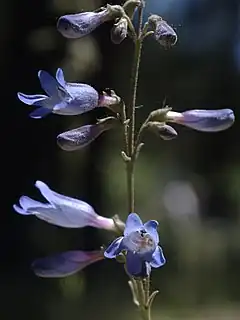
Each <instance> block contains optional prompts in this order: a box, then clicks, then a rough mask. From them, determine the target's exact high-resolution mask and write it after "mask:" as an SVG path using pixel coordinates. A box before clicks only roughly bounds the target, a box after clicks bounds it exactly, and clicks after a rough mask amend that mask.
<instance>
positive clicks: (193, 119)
mask: <svg viewBox="0 0 240 320" xmlns="http://www.w3.org/2000/svg"><path fill="white" fill-rule="evenodd" d="M166 120H167V121H170V122H175V123H178V124H181V125H184V126H186V127H189V128H192V129H195V130H198V131H206V132H218V131H222V130H226V129H228V128H229V127H231V126H232V124H233V123H234V121H235V116H234V113H233V111H232V110H231V109H219V110H201V109H196V110H188V111H184V112H181V113H178V112H172V111H169V112H168V113H167V115H166Z"/></svg>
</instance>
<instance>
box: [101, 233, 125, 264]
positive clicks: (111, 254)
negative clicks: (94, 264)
mask: <svg viewBox="0 0 240 320" xmlns="http://www.w3.org/2000/svg"><path fill="white" fill-rule="evenodd" d="M122 240H123V237H119V238H117V239H115V240H114V241H113V242H112V243H111V244H110V245H109V246H108V248H107V249H106V250H105V252H104V257H105V258H108V259H113V258H116V256H117V255H118V254H119V253H120V252H121V251H122V250H124V246H123V245H122Z"/></svg>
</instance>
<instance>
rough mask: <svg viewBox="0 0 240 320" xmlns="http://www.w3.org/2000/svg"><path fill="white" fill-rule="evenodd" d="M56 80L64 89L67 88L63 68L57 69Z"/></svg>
mask: <svg viewBox="0 0 240 320" xmlns="http://www.w3.org/2000/svg"><path fill="white" fill-rule="evenodd" d="M56 79H57V81H58V82H59V83H60V85H61V86H62V87H65V84H66V82H65V79H64V74H63V70H62V69H61V68H58V69H57V72H56Z"/></svg>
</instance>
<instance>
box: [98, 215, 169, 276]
mask: <svg viewBox="0 0 240 320" xmlns="http://www.w3.org/2000/svg"><path fill="white" fill-rule="evenodd" d="M157 227H158V222H157V221H155V220H150V221H148V222H146V223H144V224H143V223H142V221H141V219H140V218H139V216H138V215H137V214H136V213H131V214H130V215H129V216H128V218H127V221H126V226H125V230H124V236H123V237H119V238H117V239H116V240H114V241H113V242H112V243H111V244H110V246H109V247H108V248H107V249H106V250H105V252H104V255H105V257H106V258H109V259H113V258H116V256H118V255H119V254H120V253H121V252H122V251H123V250H124V251H126V252H127V254H126V267H127V271H128V273H129V274H130V275H131V276H133V277H142V278H145V277H147V276H149V274H150V272H151V267H153V268H159V267H161V266H163V265H164V264H165V262H166V260H165V257H164V255H163V252H162V248H161V247H160V246H159V245H158V243H159V236H158V232H157Z"/></svg>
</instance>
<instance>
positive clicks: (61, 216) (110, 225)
mask: <svg viewBox="0 0 240 320" xmlns="http://www.w3.org/2000/svg"><path fill="white" fill-rule="evenodd" d="M35 186H36V187H37V188H38V189H39V190H40V192H41V194H42V195H43V197H44V198H45V199H46V200H47V201H48V203H42V202H38V201H35V200H33V199H31V198H29V197H26V196H22V197H20V199H19V205H16V204H15V205H14V206H13V208H14V210H15V211H16V212H17V213H19V214H22V215H35V216H36V217H37V218H39V219H41V220H44V221H46V222H48V223H50V224H53V225H56V226H60V227H64V228H83V227H86V226H91V227H95V228H100V229H106V230H112V231H115V230H116V227H115V223H114V221H113V219H110V218H105V217H102V216H99V215H98V214H97V213H96V212H95V211H94V209H93V208H92V206H90V205H89V204H88V203H86V202H84V201H81V200H78V199H74V198H70V197H67V196H64V195H62V194H59V193H57V192H54V191H52V190H51V189H50V188H49V187H48V186H47V185H46V184H45V183H44V182H42V181H37V182H36V183H35Z"/></svg>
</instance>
